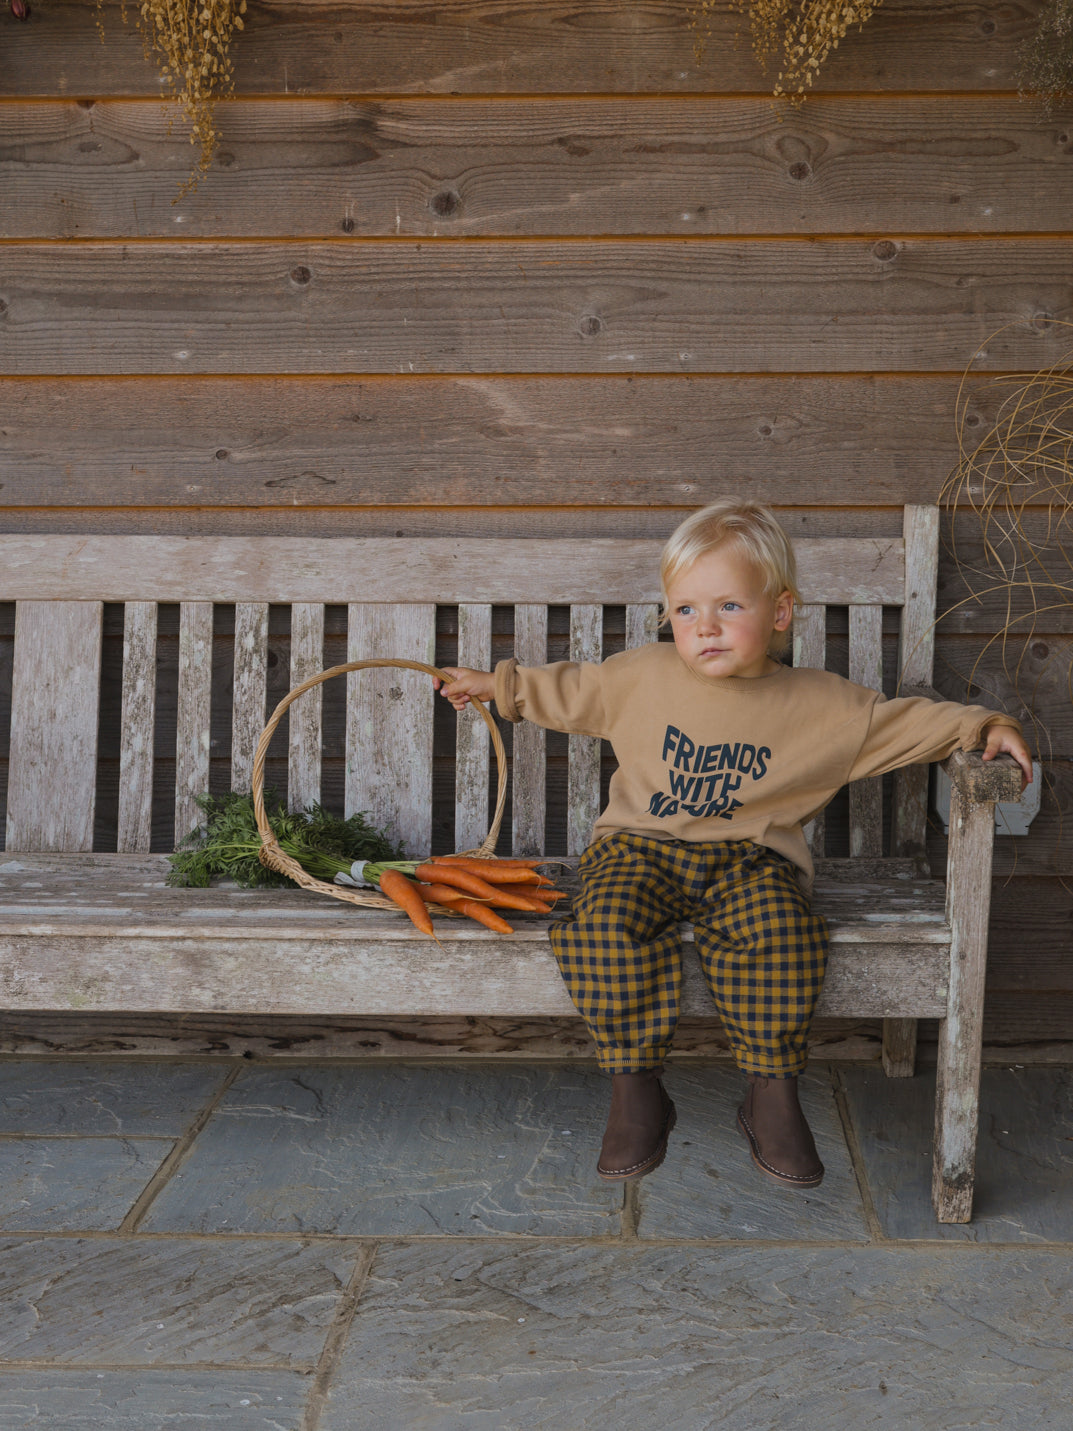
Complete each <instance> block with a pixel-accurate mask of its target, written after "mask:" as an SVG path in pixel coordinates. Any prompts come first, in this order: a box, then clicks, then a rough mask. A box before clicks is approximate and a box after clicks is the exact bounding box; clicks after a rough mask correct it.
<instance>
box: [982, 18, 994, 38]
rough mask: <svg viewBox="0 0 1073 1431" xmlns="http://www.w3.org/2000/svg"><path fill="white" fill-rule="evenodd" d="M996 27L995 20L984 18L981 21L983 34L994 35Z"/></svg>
mask: <svg viewBox="0 0 1073 1431" xmlns="http://www.w3.org/2000/svg"><path fill="white" fill-rule="evenodd" d="M996 28H997V27H996V25H995V22H994V20H982V21H981V22H980V34H981V35H993V34H994V33H995V29H996Z"/></svg>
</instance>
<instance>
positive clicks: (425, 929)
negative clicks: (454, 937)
mask: <svg viewBox="0 0 1073 1431" xmlns="http://www.w3.org/2000/svg"><path fill="white" fill-rule="evenodd" d="M380 888H381V889H382V890H383V891H384V893H385V894H386V895H387V897H388V899H393V900H394V901H395V903H396V904H397V905H399V907H400V908H401V909H404V910H405V911H406V913H407V914H408V915H409V916H410V918H411V920H412V921H413V923H414V924H415V925H416V926H417V928H418V929H420V931H421V933H422V934H431V935H432V937H433V938H435V937H436V936H435V931H434V930H433V928H432V920H431V918H430V916H429V912H428V907H427V905H426V904H425V901H424V900H423V899H422V898H421V895H420V894H419V893H418V890H417V886H416V885H415V884H414V883H413V881H412V880H408V879H407V878H406V876H405V875H403V874H400V873H399V872H398V870H382V871H381V873H380Z"/></svg>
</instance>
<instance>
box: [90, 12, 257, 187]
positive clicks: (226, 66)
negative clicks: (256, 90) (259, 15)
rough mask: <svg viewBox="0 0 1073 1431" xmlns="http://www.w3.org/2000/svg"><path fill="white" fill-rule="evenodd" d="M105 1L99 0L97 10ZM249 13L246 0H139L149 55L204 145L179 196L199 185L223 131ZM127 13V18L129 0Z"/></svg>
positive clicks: (192, 137) (199, 143)
mask: <svg viewBox="0 0 1073 1431" xmlns="http://www.w3.org/2000/svg"><path fill="white" fill-rule="evenodd" d="M101 3H102V0H97V10H98V16H99V13H100V8H101ZM245 13H246V0H138V28H139V29H140V30H141V33H142V41H143V43H144V45H145V55H146V59H148V60H149V61H150V62H152V61H153V60H154V59H155V60H156V62H157V64H158V66H159V69H160V74H161V76H162V78H163V79H164V81H165V83H166V84H167V90H166V97H167V98H168V99H171V100H174V101H176V102H177V103H178V105H179V106H180V108H181V109H182V110H183V111H184V113H185V115H186V118H187V119H188V120H189V123H190V143H191V144H195V145H197V146H198V147H199V150H200V152H199V154H198V158H197V160H196V161H195V164H194V168H193V171H192V172H191V174H190V176H189V178H188V179H187V180H186V181H185V183H183V184H182V185H181V186H180V189H179V193H178V195H177V199H181V198H182V197H183V196H184V195H185V194H188V193H190V192H191V191H192V190H193V189H195V188H197V184H198V180H199V179H200V178H201V177H202V175H203V174H204V173H205V172H206V170H207V169H208V167H209V165H210V164H211V163H212V156H213V153H214V151H215V149H216V144H217V141H218V140H219V137H220V135H219V131H218V130H217V128H216V103H217V101H218V100H221V99H227V98H229V97H230V96H231V95H232V94H233V93H234V89H235V71H234V66H233V64H232V61H231V39H232V37H233V35H234V33H235V31H236V30H241V29H243V28H244V27H243V23H242V16H243V15H244V14H245ZM122 15H123V20H124V22H125V21H126V18H127V8H126V3H125V0H124V3H123V5H122ZM98 29H99V30H100V29H101V26H100V21H99V18H98ZM101 39H102V40H103V39H104V34H103V31H102V32H101Z"/></svg>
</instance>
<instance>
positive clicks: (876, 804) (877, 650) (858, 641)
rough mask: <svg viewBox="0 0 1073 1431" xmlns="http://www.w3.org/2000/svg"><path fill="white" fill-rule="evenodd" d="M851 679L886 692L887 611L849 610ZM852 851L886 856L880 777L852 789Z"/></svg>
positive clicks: (871, 608) (876, 608)
mask: <svg viewBox="0 0 1073 1431" xmlns="http://www.w3.org/2000/svg"><path fill="white" fill-rule="evenodd" d="M849 678H850V680H851V681H855V682H856V683H857V685H859V686H867V687H868V688H869V690H872V691H882V689H883V608H882V607H881V606H851V607H850V609H849ZM849 852H850V854H851V855H881V854H882V853H883V787H882V785H881V784H880V782H879V780H878V778H877V779H873V780H855V781H853V783H852V784H851V785H850V787H849Z"/></svg>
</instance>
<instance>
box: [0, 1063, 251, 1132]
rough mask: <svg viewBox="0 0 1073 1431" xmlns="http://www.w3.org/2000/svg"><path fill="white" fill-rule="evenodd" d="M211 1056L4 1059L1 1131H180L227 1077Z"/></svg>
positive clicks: (0, 1091)
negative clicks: (197, 1060)
mask: <svg viewBox="0 0 1073 1431" xmlns="http://www.w3.org/2000/svg"><path fill="white" fill-rule="evenodd" d="M227 1072H228V1070H227V1068H226V1067H223V1068H221V1067H220V1066H219V1065H217V1066H216V1067H212V1066H210V1065H208V1064H169V1063H110V1062H108V1060H106V1059H98V1060H91V1061H86V1062H78V1063H51V1062H47V1061H41V1062H37V1061H34V1060H32V1059H18V1060H11V1061H10V1062H5V1061H0V1133H76V1134H82V1135H85V1134H87V1133H103V1134H109V1133H111V1134H121V1135H125V1136H128V1137H131V1136H135V1135H138V1134H144V1135H146V1136H149V1137H158V1138H161V1137H163V1138H167V1137H171V1138H175V1137H178V1136H179V1135H180V1134H181V1133H184V1132H185V1131H186V1129H187V1127H188V1126H189V1125H190V1123H191V1121H192V1120H193V1118H194V1117H195V1116H196V1115H197V1113H198V1112H199V1111H200V1110H201V1109H202V1108H203V1107H204V1105H205V1103H206V1102H207V1101H208V1099H209V1098H210V1097H211V1096H212V1095H213V1094H214V1093H215V1092H216V1090H217V1089H218V1088H219V1087H220V1085H221V1083H222V1082H223V1081H224V1079H225V1078H226V1077H227Z"/></svg>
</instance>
